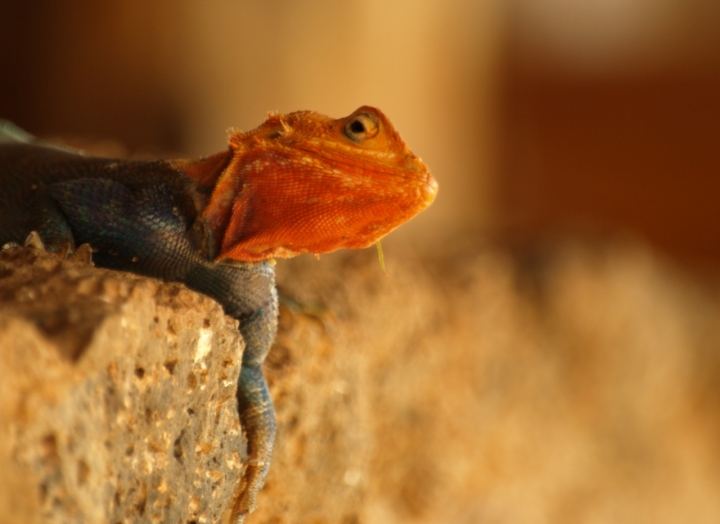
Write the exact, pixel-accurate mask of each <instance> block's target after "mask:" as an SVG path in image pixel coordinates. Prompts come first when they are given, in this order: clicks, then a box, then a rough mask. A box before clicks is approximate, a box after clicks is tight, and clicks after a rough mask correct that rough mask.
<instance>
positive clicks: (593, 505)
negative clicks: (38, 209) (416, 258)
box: [0, 0, 720, 524]
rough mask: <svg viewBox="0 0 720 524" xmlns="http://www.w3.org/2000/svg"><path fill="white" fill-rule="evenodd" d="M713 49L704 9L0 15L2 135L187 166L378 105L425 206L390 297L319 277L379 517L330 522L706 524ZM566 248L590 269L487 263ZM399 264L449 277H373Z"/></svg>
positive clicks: (718, 44) (209, 6)
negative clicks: (283, 119) (290, 117)
mask: <svg viewBox="0 0 720 524" xmlns="http://www.w3.org/2000/svg"><path fill="white" fill-rule="evenodd" d="M41 6H42V7H41ZM718 27H720V2H718V1H717V0H505V1H503V0H443V1H442V2H439V1H429V0H407V1H394V0H391V1H389V0H363V1H350V0H345V1H342V2H338V1H334V0H314V1H306V2H281V1H273V0H265V1H260V0H257V1H241V0H227V1H225V0H213V1H205V2H199V1H197V2H192V1H178V0H172V1H170V0H155V1H153V2H145V1H141V0H105V1H103V2H97V1H94V0H76V1H72V2H70V1H67V2H43V3H39V2H22V1H10V0H0V115H1V116H2V117H4V118H8V119H10V120H12V121H14V122H16V123H17V124H18V125H20V126H21V127H23V128H25V129H27V130H29V131H31V132H33V133H35V134H37V135H41V136H44V137H56V138H61V139H63V140H65V141H67V142H70V143H73V144H76V145H80V146H83V145H85V144H90V145H91V147H93V148H98V147H99V148H100V149H101V150H103V151H105V152H109V153H110V154H118V155H132V156H149V155H163V156H197V155H203V154H209V153H214V152H217V151H220V150H222V149H224V148H225V147H226V130H227V129H228V128H229V127H236V128H239V129H244V130H249V129H252V128H254V127H256V126H257V125H259V124H260V123H261V122H262V121H263V120H264V118H265V116H266V114H267V112H268V111H280V112H290V111H295V110H300V109H312V110H315V111H318V112H321V113H324V114H327V115H330V116H333V117H340V116H345V115H348V114H350V113H351V112H352V111H353V110H355V109H356V108H357V107H358V106H360V105H364V104H368V105H374V106H377V107H379V108H381V109H382V110H383V111H384V112H385V113H386V114H387V115H388V116H389V117H390V118H391V120H392V121H393V123H394V124H395V126H396V127H397V129H398V130H399V131H400V133H401V134H402V136H403V138H404V139H405V140H406V142H407V143H408V144H409V146H410V148H411V149H412V150H413V152H415V153H416V154H417V155H419V156H420V157H422V159H423V160H424V161H425V162H426V163H427V164H428V165H429V166H430V168H431V170H432V172H433V174H434V175H435V177H436V179H437V180H438V182H439V184H440V192H439V196H438V199H437V200H436V202H435V203H434V204H433V206H432V207H431V208H429V209H428V210H427V211H425V212H423V213H422V214H421V215H420V216H418V217H416V218H415V219H413V220H412V221H411V222H410V223H409V224H407V225H404V226H403V227H401V228H400V229H399V230H398V231H397V232H394V233H393V234H392V235H390V236H389V237H388V239H387V241H384V242H385V243H386V245H387V246H388V248H389V249H386V255H387V258H388V259H389V264H390V265H389V269H390V271H389V272H390V274H391V276H393V278H392V279H384V280H382V283H381V284H378V287H377V289H376V288H372V289H373V291H371V292H368V287H367V286H365V285H364V282H365V281H363V280H362V278H363V277H356V276H357V275H359V274H361V272H360V271H358V270H357V268H356V266H354V265H352V264H351V265H350V266H348V267H349V269H348V268H346V269H345V270H346V271H347V273H342V271H341V270H337V271H336V272H333V271H335V270H334V269H330V270H327V271H325V272H324V273H323V274H322V276H321V277H319V278H318V279H317V282H319V283H318V284H317V289H321V288H322V287H323V286H325V287H331V288H332V289H331V291H333V292H337V290H338V289H340V288H343V289H347V290H349V291H348V296H350V297H352V300H350V301H349V302H350V303H351V305H349V306H347V307H348V309H351V306H352V305H354V307H355V308H356V310H355V312H354V313H352V314H347V317H349V318H353V319H358V318H360V319H363V320H362V324H363V325H364V326H366V327H365V329H366V330H367V331H363V332H362V333H361V335H362V336H360V335H358V339H359V342H358V341H356V342H357V344H356V345H352V344H350V343H348V344H347V345H346V346H347V347H344V349H345V350H344V351H338V353H339V356H338V361H339V362H348V359H359V360H362V359H365V360H362V361H363V362H365V364H362V365H360V366H359V367H360V369H363V370H365V371H367V376H368V381H367V384H366V385H367V387H363V388H358V390H359V391H360V392H359V393H358V395H359V396H361V395H374V396H372V398H371V400H368V401H367V402H366V404H367V406H376V405H382V406H384V410H382V411H376V410H374V409H368V410H367V413H366V415H367V418H362V417H359V418H358V417H355V414H356V413H355V412H352V415H353V417H355V418H354V419H353V420H358V421H361V422H362V424H360V423H358V428H360V429H357V431H361V429H365V430H367V431H370V432H372V431H376V432H377V434H375V433H373V436H372V437H368V438H369V442H371V443H370V444H368V449H372V452H368V455H369V456H370V455H372V457H374V458H372V460H369V461H363V460H361V459H362V457H360V458H357V457H355V456H353V457H352V458H353V460H355V459H357V460H358V462H363V464H364V463H366V462H368V463H371V464H375V466H371V471H370V473H368V475H367V478H368V479H370V480H368V484H367V486H370V487H368V488H367V490H366V491H365V493H369V495H368V497H369V499H371V500H373V501H374V504H375V506H373V508H374V509H372V510H370V515H372V518H367V519H363V518H360V517H357V518H355V520H353V519H352V518H350V517H348V518H347V519H346V520H337V522H341V521H342V522H346V523H347V524H352V523H355V524H356V523H357V522H373V523H376V522H388V523H390V522H392V523H395V522H419V523H431V522H433V523H434V522H453V523H455V522H467V523H475V522H493V523H496V522H527V523H544V522H548V523H551V522H552V523H559V522H568V523H575V522H588V523H598V522H613V523H615V522H628V523H630V522H668V523H672V522H684V521H688V522H707V523H714V522H718V521H719V520H718V519H720V448H718V446H717V442H718V441H719V440H718V439H719V438H720V393H719V392H720V388H719V387H718V385H719V384H720V350H719V348H720V328H719V327H718V326H720V322H718V320H719V319H720V293H718V291H717V289H720V288H712V286H709V285H708V283H709V280H704V279H703V280H697V279H696V278H695V276H693V275H692V274H691V273H690V272H687V268H702V269H703V270H704V271H703V272H704V274H707V273H706V271H707V270H710V272H713V271H714V272H715V274H718V271H717V269H718V267H719V265H720V205H719V203H718V201H719V200H720V31H718ZM558 238H559V239H569V238H571V239H585V240H587V239H591V240H595V239H600V240H601V241H602V242H600V244H602V243H603V242H605V241H607V240H608V239H610V243H609V245H610V248H609V249H608V250H607V251H602V250H599V251H593V250H592V249H591V250H587V249H575V248H572V247H571V248H567V247H566V248H563V249H560V250H559V251H556V252H555V254H554V255H553V256H551V257H550V259H546V260H544V261H543V260H541V259H542V257H538V258H535V259H534V260H530V264H527V263H526V262H527V260H519V261H518V260H516V259H513V257H512V256H508V253H509V252H510V251H506V250H504V247H501V248H497V247H496V246H517V245H520V246H523V245H529V244H534V243H541V244H542V243H543V242H545V241H547V239H558ZM613 239H614V240H613ZM617 239H621V240H620V244H621V245H620V248H617V244H613V243H614V242H617ZM612 246H615V247H612ZM638 246H639V247H638ZM395 247H398V251H396V252H399V250H400V249H399V248H400V247H402V248H409V249H410V250H412V251H414V252H416V253H421V254H422V253H432V254H433V255H437V254H443V253H444V254H446V255H449V256H446V257H445V258H444V259H443V257H441V256H440V257H436V258H437V259H440V260H441V262H440V263H438V262H437V260H434V261H433V264H435V265H434V266H433V265H432V264H431V263H428V264H425V265H422V266H421V267H420V268H417V267H416V268H415V269H413V267H414V266H412V265H411V264H408V265H407V266H402V267H398V266H396V271H395V272H393V271H392V269H393V268H392V265H391V264H392V263H393V255H392V253H393V249H394V248H395ZM648 247H649V249H648ZM483 249H486V250H487V253H486V254H481V255H479V258H473V256H467V253H482V252H483ZM370 255H372V257H374V254H372V253H370ZM370 255H368V253H365V254H360V255H357V256H359V257H362V256H365V257H368V256H370ZM348 256H349V255H348ZM463 257H465V258H463ZM298 258H299V259H302V257H298ZM328 258H331V257H324V258H323V260H322V261H321V263H320V265H318V264H317V263H316V262H315V261H314V260H311V262H312V264H313V265H312V267H314V268H316V269H312V270H311V271H321V269H322V268H321V265H322V264H326V263H328V262H327V259H328ZM398 259H399V257H396V258H395V260H398ZM548 260H550V261H549V262H548ZM371 262H372V266H371V269H370V270H368V271H367V273H368V274H369V275H370V276H368V277H367V281H368V282H370V281H372V282H376V281H377V274H378V273H377V262H376V260H371ZM303 263H304V262H303V261H302V260H300V261H299V262H298V260H295V261H293V262H291V263H289V264H288V265H283V264H280V265H279V266H278V268H279V270H278V271H279V275H280V281H281V283H283V275H286V276H285V280H286V282H285V285H286V286H287V287H288V288H289V289H292V286H293V284H295V285H297V286H298V287H301V288H302V286H305V288H307V286H308V284H307V283H306V282H304V281H303V282H296V280H298V279H294V278H293V275H294V274H295V273H292V272H291V271H290V270H287V269H283V268H287V267H293V266H292V264H299V265H302V264H303ZM400 264H401V262H398V265H400ZM543 264H544V265H543ZM318 267H320V268H321V269H317V268H318ZM323 267H324V266H323ZM428 267H430V268H431V269H428ZM303 271H305V269H303ZM433 271H434V273H433ZM284 272H286V273H284ZM393 273H394V274H393ZM689 275H690V276H689ZM333 278H335V279H337V281H336V282H335V284H334V285H330V284H328V282H333V281H332V279H333ZM323 282H324V284H323ZM353 286H355V288H353ZM393 286H394V287H393ZM393 290H394V291H393ZM306 291H307V289H306ZM302 292H303V291H302V289H300V290H298V291H297V293H298V294H299V295H301V294H302ZM328 294H329V295H332V293H331V292H330V291H328ZM363 297H364V298H363ZM318 300H319V299H318ZM323 300H325V299H323ZM332 300H333V299H327V300H326V301H324V302H323V303H330V304H332V303H333V301H332ZM363 300H365V302H363ZM357 304H359V305H357ZM383 304H384V305H383ZM338 311H340V312H341V311H342V309H341V308H339V309H338ZM338 315H339V316H340V317H342V314H341V313H338ZM373 319H375V320H373ZM373 322H374V323H373ZM358 324H361V322H360V321H358ZM373 326H374V327H373ZM281 335H282V333H281ZM383 337H384V338H383ZM363 344H364V345H363ZM288 345H289V344H288ZM348 348H349V349H348ZM358 348H360V349H358ZM398 348H399V351H398ZM438 348H440V349H441V350H442V351H438ZM309 355H310V353H308V354H303V355H302V358H300V357H298V362H309V360H308V359H310V356H309ZM348 355H351V356H348ZM272 358H273V357H272V353H271V363H272ZM352 362H354V360H352ZM321 368H322V369H324V370H325V369H328V367H327V366H325V367H322V366H321ZM365 371H363V372H365ZM378 377H385V378H384V379H382V380H381V379H379V378H378ZM271 379H272V375H271ZM383 380H384V382H383ZM327 382H328V384H329V383H330V381H327ZM278 384H280V379H278ZM308 387H309V386H308V384H307V383H306V381H304V379H303V381H301V382H300V384H299V385H297V388H295V389H292V395H295V394H297V392H298V391H299V390H301V391H305V389H300V388H308ZM328 387H329V386H328ZM308 391H310V390H308ZM398 392H403V393H402V395H400V396H398ZM308 396H310V393H308ZM292 398H294V397H292ZM378 399H380V400H378ZM418 399H422V400H418ZM362 402H365V401H362ZM362 402H360V403H361V404H362ZM310 404H315V402H314V401H313V402H312V403H308V406H310ZM363 405H365V404H363ZM279 406H280V409H279V412H280V414H281V416H282V413H283V409H284V407H283V405H279ZM307 409H311V407H308V408H307ZM322 420H323V421H326V419H322ZM398 421H400V422H398ZM366 422H367V423H366ZM323 423H325V422H323ZM282 427H283V426H282V424H281V428H282ZM368 428H370V429H368ZM378 428H379V429H378ZM343 434H344V432H342V431H338V432H337V434H336V433H333V435H332V439H340V436H339V435H343ZM312 435H317V433H312ZM312 435H311V437H310V438H309V439H308V440H309V441H311V440H312ZM389 435H392V438H388V436H389ZM288 439H289V437H288ZM373 439H375V440H373ZM332 441H333V442H335V440H332ZM376 441H377V442H380V443H381V444H380V445H378V446H375V447H373V446H374V445H375V444H374V443H375V442H376ZM284 449H286V448H284V447H280V448H279V450H278V452H277V458H276V461H275V464H276V465H274V468H275V469H274V470H273V471H275V472H276V473H273V475H275V474H278V475H281V476H283V478H286V477H284V475H286V473H285V472H286V471H288V470H283V469H282V467H281V466H279V465H281V464H283V462H282V460H283V459H282V456H283V455H282V454H283V453H285V451H283V450H284ZM302 449H305V448H304V447H303V448H302ZM325 449H327V448H326V447H323V451H321V452H318V458H317V460H318V462H323V461H326V460H327V456H330V455H327V456H326V455H325V454H324V450H325ZM339 455H342V456H343V457H344V458H348V457H350V456H351V455H352V454H348V453H338V456H339ZM363 457H364V455H363ZM307 460H308V462H306V463H309V460H310V459H309V458H308V459H307ZM289 463H291V464H297V463H299V462H293V461H289ZM289 467H290V468H291V470H292V471H293V472H294V473H298V474H301V473H304V471H305V470H302V471H299V470H298V468H297V467H296V466H294V465H293V466H289ZM338 467H339V466H338ZM363 467H364V466H363ZM292 468H294V469H292ZM372 468H376V469H375V470H372ZM348 471H349V470H348ZM351 477H352V478H355V477H354V476H351ZM272 478H273V477H271V479H272ZM288 478H289V477H288ZM338 478H342V475H341V476H340V477H338ZM358 478H360V477H358ZM326 480H328V482H330V481H331V480H332V479H330V478H328V479H326ZM271 484H272V483H271ZM334 484H335V486H336V487H337V486H340V487H343V488H347V490H348V491H349V492H350V495H348V497H350V498H349V499H348V500H350V499H351V503H352V504H356V505H358V506H363V507H365V506H367V504H365V503H363V502H362V500H364V499H361V497H359V496H356V495H357V492H358V491H357V490H363V489H366V488H365V487H363V486H365V484H363V482H361V481H358V483H356V484H352V483H349V482H345V483H344V484H343V481H340V480H338V481H336V482H334ZM351 484H352V485H351ZM286 485H287V484H286V483H283V482H278V483H276V484H275V486H276V488H275V489H276V491H275V492H274V493H275V495H273V496H270V495H268V496H267V497H266V501H265V506H264V508H261V514H263V512H267V515H266V516H267V519H266V520H262V519H260V520H258V522H286V520H273V519H275V518H276V517H277V515H278V514H279V512H281V511H284V510H283V509H282V508H285V509H287V508H289V507H296V506H297V505H296V504H295V503H293V504H290V503H287V504H285V503H284V502H282V500H284V499H282V500H281V498H280V496H281V495H282V494H283V493H282V489H284V488H283V487H284V486H286ZM348 486H350V488H348ZM358 486H359V487H358ZM373 486H374V487H373ZM294 487H298V489H302V487H305V488H307V490H309V491H310V495H308V496H304V495H303V496H300V495H298V499H302V500H304V501H306V502H308V501H309V502H308V503H310V502H317V501H316V500H315V495H314V494H315V491H313V490H315V489H316V484H314V483H310V482H307V481H298V482H296V483H293V488H294ZM351 488H352V489H351ZM356 488H357V489H356ZM317 489H319V488H317ZM353 497H355V498H353ZM330 498H332V497H328V500H329V499H330ZM359 500H360V501H361V502H358V501H359ZM386 500H390V502H387V504H386ZM272 501H276V506H272V504H271V502H272ZM321 502H325V501H321ZM351 503H350V502H349V503H348V504H351ZM453 503H454V506H453ZM282 504H285V505H284V506H283V505H282ZM320 506H322V504H320ZM278 508H281V509H278ZM316 510H317V511H318V513H317V515H323V513H322V512H323V511H327V508H324V507H320V508H319V509H317V508H316ZM348 514H349V513H348ZM358 514H359V513H358ZM301 521H307V522H310V521H312V522H326V521H327V520H323V518H321V517H318V519H317V520H309V519H305V520H303V519H299V518H297V519H295V520H293V519H291V518H290V519H289V520H287V522H301ZM333 522H334V521H333Z"/></svg>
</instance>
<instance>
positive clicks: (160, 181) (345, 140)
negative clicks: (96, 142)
mask: <svg viewBox="0 0 720 524" xmlns="http://www.w3.org/2000/svg"><path fill="white" fill-rule="evenodd" d="M229 146H230V147H229V149H228V150H227V151H224V152H221V153H218V154H216V155H212V156H210V157H207V158H202V159H198V160H171V161H164V160H158V161H128V160H113V159H103V158H93V157H87V156H84V155H81V154H78V153H74V152H69V151H67V150H60V149H57V148H53V147H49V146H48V145H46V144H42V143H40V142H38V141H34V140H32V138H31V137H29V136H28V135H26V134H23V133H22V132H20V131H19V130H17V129H13V128H10V127H9V126H8V125H7V124H2V122H0V246H1V245H3V244H5V243H7V242H16V243H22V242H23V241H24V240H25V238H26V237H27V236H28V235H29V234H30V233H31V232H33V231H37V232H38V233H39V235H40V238H41V239H42V241H43V242H44V243H45V246H46V247H47V249H48V250H50V251H54V252H59V253H65V252H68V251H72V250H73V249H74V248H75V246H79V245H80V244H86V243H87V244H90V246H92V248H93V252H94V255H93V258H94V261H95V263H96V264H97V265H98V266H102V267H109V268H113V269H119V270H125V271H131V272H134V273H138V274H143V275H148V276H153V277H157V278H161V279H163V280H167V281H179V282H183V283H185V284H186V285H187V286H188V287H190V288H192V289H195V290H196V291H199V292H201V293H204V294H206V295H208V296H210V297H212V298H214V299H215V300H217V301H218V302H220V304H222V306H223V308H224V309H225V312H226V313H227V314H228V315H231V316H233V317H235V318H237V319H238V320H239V321H240V332H241V334H242V336H243V340H244V342H245V352H244V354H243V361H242V370H241V373H240V378H239V382H238V394H237V398H238V407H239V411H240V418H241V421H242V423H243V427H244V429H245V431H246V434H247V438H248V455H249V460H248V463H247V467H246V470H245V473H244V476H243V480H242V482H241V485H240V487H239V488H238V491H237V495H236V497H235V501H234V503H233V512H232V515H233V519H234V520H236V521H237V522H242V521H243V520H244V516H245V515H246V514H247V513H249V512H252V511H253V510H254V509H255V507H256V505H257V494H258V492H259V491H260V489H261V488H262V486H263V485H264V483H265V478H266V476H267V473H268V469H269V466H270V460H271V457H272V448H273V445H274V440H275V412H274V408H273V405H272V400H271V398H270V394H269V392H268V389H267V384H266V382H265V377H264V376H263V373H262V368H261V366H262V363H263V361H264V360H265V356H266V355H267V353H268V351H269V349H270V346H271V344H272V341H273V339H274V337H275V332H276V329H277V297H276V293H275V287H274V276H275V275H274V268H273V265H272V263H271V259H273V258H286V257H292V256H295V255H297V254H300V253H316V254H320V253H327V252H330V251H334V250H336V249H341V248H363V247H367V246H369V245H371V244H373V243H375V242H377V241H378V240H379V239H380V238H382V237H383V236H384V235H386V234H387V233H389V232H390V231H392V230H393V229H394V228H396V227H397V226H399V225H400V224H402V223H403V222H405V221H407V220H409V219H410V218H412V217H413V216H414V215H416V214H417V213H419V212H420V211H422V210H423V209H424V208H426V207H427V206H428V205H430V203H431V202H432V201H433V199H434V198H435V195H436V193H437V184H436V182H435V180H434V179H433V178H432V176H431V175H430V173H429V172H428V170H427V167H425V165H424V164H423V163H422V162H421V161H420V160H419V159H418V158H417V157H416V156H414V155H413V154H412V153H411V152H410V150H409V149H408V148H407V146H406V145H405V143H404V142H403V141H402V139H401V138H400V136H399V135H398V133H397V132H396V131H395V129H394V128H393V126H392V124H391V123H390V122H389V120H388V119H387V118H386V117H385V116H384V115H383V114H382V113H381V112H380V111H378V110H377V109H374V108H371V107H367V106H366V107H361V108H360V109H358V110H357V111H355V112H354V113H353V114H352V115H350V116H348V117H346V118H340V119H337V120H334V119H331V118H328V117H326V116H322V115H319V114H317V113H313V112H310V111H299V112H295V113H290V114H288V115H279V114H271V115H270V116H269V117H268V119H267V120H266V121H265V123H263V124H262V125H261V126H260V127H258V128H257V129H255V130H253V131H249V132H246V133H242V132H237V131H234V132H232V133H231V135H230V139H229Z"/></svg>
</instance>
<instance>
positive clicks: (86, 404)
mask: <svg viewBox="0 0 720 524" xmlns="http://www.w3.org/2000/svg"><path fill="white" fill-rule="evenodd" d="M241 349H242V342H241V339H240V337H239V335H238V332H237V324H236V322H234V321H232V320H230V319H229V318H227V317H225V315H223V313H222V310H221V308H220V307H219V306H218V305H217V304H216V303H215V302H213V301H212V300H210V299H209V298H206V297H203V296H201V295H198V294H196V293H192V292H190V291H188V290H187V289H185V288H184V287H183V286H180V285H177V284H163V283H160V282H158V281H155V280H152V279H144V278H139V277H136V276H134V275H130V274H127V273H119V272H113V271H108V270H102V269H97V268H94V267H91V266H89V265H83V264H79V263H76V262H72V261H66V260H62V261H61V260H59V259H58V258H56V257H54V256H52V255H49V254H47V253H44V252H40V251H36V250H33V249H29V248H28V249H20V248H15V249H10V250H6V251H2V252H0V470H1V471H3V474H2V475H0V515H2V519H0V520H2V521H3V522H98V523H100V522H113V523H114V522H153V523H157V522H193V521H194V522H216V521H217V520H218V519H219V518H220V514H221V513H222V512H223V511H224V510H225V508H226V507H227V505H228V503H229V500H230V499H231V498H232V496H233V494H234V490H235V488H236V486H237V483H238V481H239V477H240V473H241V469H242V463H243V459H244V455H243V453H244V450H245V441H244V438H243V436H242V433H241V430H240V427H239V423H238V417H237V405H236V400H235V397H234V393H235V386H236V380H237V376H238V373H239V364H240V360H241ZM5 519H7V520H5Z"/></svg>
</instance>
